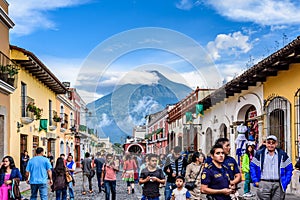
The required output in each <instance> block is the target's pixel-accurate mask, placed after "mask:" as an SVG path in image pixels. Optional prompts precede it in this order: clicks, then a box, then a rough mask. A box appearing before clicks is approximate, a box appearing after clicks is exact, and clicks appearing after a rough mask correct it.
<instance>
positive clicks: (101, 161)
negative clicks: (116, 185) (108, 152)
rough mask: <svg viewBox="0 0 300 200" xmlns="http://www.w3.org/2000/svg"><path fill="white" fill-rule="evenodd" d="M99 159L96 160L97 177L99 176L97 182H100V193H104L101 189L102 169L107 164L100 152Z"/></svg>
mask: <svg viewBox="0 0 300 200" xmlns="http://www.w3.org/2000/svg"><path fill="white" fill-rule="evenodd" d="M97 155H98V158H96V159H95V161H94V162H95V165H96V175H97V182H98V189H99V193H101V192H102V189H101V174H102V168H103V165H104V163H105V159H104V157H103V155H102V154H101V153H100V152H99V153H98V154H97Z"/></svg>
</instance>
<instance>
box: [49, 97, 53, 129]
mask: <svg viewBox="0 0 300 200" xmlns="http://www.w3.org/2000/svg"><path fill="white" fill-rule="evenodd" d="M52 118H53V116H52V101H51V100H49V126H52V123H53V121H52Z"/></svg>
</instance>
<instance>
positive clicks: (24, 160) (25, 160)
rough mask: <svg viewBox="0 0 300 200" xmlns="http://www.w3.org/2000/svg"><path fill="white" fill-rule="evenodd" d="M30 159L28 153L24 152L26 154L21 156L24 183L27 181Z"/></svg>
mask: <svg viewBox="0 0 300 200" xmlns="http://www.w3.org/2000/svg"><path fill="white" fill-rule="evenodd" d="M29 159H30V157H29V155H28V151H26V150H24V153H23V154H22V156H21V174H22V178H23V180H24V181H25V174H26V167H27V164H28V161H29Z"/></svg>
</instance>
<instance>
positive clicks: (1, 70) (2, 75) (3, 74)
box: [0, 65, 8, 82]
mask: <svg viewBox="0 0 300 200" xmlns="http://www.w3.org/2000/svg"><path fill="white" fill-rule="evenodd" d="M0 79H1V80H3V81H4V82H7V79H8V70H7V65H0Z"/></svg>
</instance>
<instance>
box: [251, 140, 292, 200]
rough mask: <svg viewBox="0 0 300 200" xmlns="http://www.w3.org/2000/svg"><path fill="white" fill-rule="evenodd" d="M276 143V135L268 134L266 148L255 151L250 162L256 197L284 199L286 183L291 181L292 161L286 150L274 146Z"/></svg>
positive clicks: (270, 199) (275, 199)
mask: <svg viewBox="0 0 300 200" xmlns="http://www.w3.org/2000/svg"><path fill="white" fill-rule="evenodd" d="M277 145H278V142H277V137H276V136H275V135H269V136H268V137H267V143H266V148H264V149H262V150H259V151H257V152H256V154H255V157H254V158H253V159H252V161H251V163H250V174H251V178H252V181H253V184H254V186H255V187H258V189H257V193H256V195H257V198H258V199H269V200H272V199H274V200H279V199H284V198H285V191H286V188H287V185H288V184H289V183H290V181H291V178H292V172H293V165H292V162H291V160H290V158H289V156H288V155H287V153H286V152H284V151H283V150H282V149H279V148H276V147H277Z"/></svg>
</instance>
